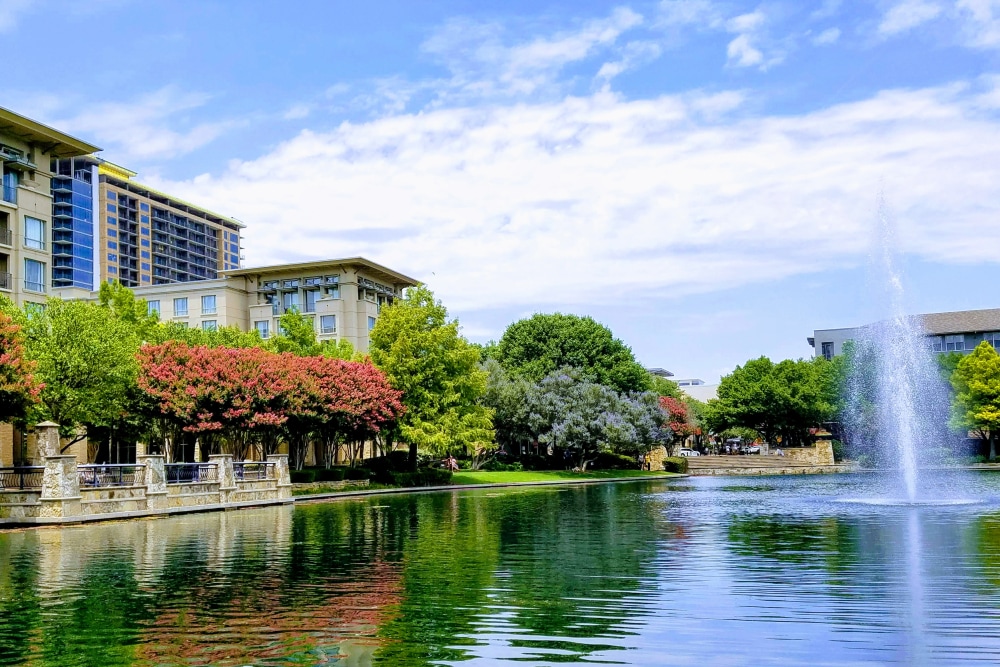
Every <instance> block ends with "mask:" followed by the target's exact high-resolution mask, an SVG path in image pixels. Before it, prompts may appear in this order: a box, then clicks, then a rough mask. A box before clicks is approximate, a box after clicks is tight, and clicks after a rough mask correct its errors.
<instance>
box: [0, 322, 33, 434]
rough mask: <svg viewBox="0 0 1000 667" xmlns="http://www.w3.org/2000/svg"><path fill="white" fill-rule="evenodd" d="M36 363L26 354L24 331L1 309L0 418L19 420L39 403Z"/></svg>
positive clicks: (25, 416) (5, 420)
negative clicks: (27, 357) (28, 358)
mask: <svg viewBox="0 0 1000 667" xmlns="http://www.w3.org/2000/svg"><path fill="white" fill-rule="evenodd" d="M34 371H35V365H34V364H33V363H32V362H30V361H28V360H27V359H26V358H25V349H24V333H23V332H22V331H21V327H20V326H19V325H17V324H16V323H15V322H14V320H13V318H11V316H10V315H8V314H7V313H4V312H0V421H4V422H15V423H20V422H23V421H25V419H26V418H27V416H28V412H29V410H30V409H31V408H33V407H34V406H35V405H36V404H37V403H38V398H39V394H40V393H41V390H42V386H41V384H39V382H38V380H37V379H36V378H35V374H34Z"/></svg>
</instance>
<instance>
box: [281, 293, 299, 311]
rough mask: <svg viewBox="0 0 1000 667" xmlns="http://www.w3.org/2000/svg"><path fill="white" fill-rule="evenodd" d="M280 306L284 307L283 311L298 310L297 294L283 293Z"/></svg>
mask: <svg viewBox="0 0 1000 667" xmlns="http://www.w3.org/2000/svg"><path fill="white" fill-rule="evenodd" d="M281 305H282V306H284V308H285V310H288V309H289V308H295V309H296V310H299V293H298V292H285V293H284V294H282V295H281Z"/></svg>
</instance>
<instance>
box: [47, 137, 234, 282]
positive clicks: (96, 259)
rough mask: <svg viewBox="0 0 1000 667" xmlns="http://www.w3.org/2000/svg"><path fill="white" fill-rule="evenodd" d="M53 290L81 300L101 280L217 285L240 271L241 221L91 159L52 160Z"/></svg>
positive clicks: (108, 164) (90, 156) (113, 166)
mask: <svg viewBox="0 0 1000 667" xmlns="http://www.w3.org/2000/svg"><path fill="white" fill-rule="evenodd" d="M52 171H53V179H52V198H53V200H52V209H53V210H52V216H53V218H54V219H55V220H57V221H60V224H61V225H62V231H61V232H60V233H59V234H56V235H54V236H53V249H52V255H53V261H54V262H55V269H54V271H53V275H52V284H53V287H56V288H62V289H66V288H69V289H70V290H74V291H66V292H62V296H64V297H67V298H72V297H75V296H76V297H80V296H83V294H82V293H74V292H75V290H85V291H86V292H90V291H92V290H94V289H96V288H97V284H98V283H99V282H101V281H103V280H118V281H120V282H121V283H122V284H123V285H125V286H126V287H142V286H146V285H164V284H168V283H176V282H189V281H192V280H214V279H216V278H218V277H219V274H220V273H221V272H223V271H228V270H231V269H237V268H239V266H240V253H241V249H240V233H241V230H242V228H243V226H244V225H243V224H242V223H241V222H239V221H238V220H235V219H233V218H229V217H226V216H223V215H219V214H217V213H213V212H212V211H209V210H207V209H205V208H202V207H200V206H195V205H194V204H191V203H189V202H185V201H183V200H181V199H178V198H177V197H174V196H172V195H168V194H166V193H163V192H160V191H158V190H155V189H153V188H151V187H149V186H146V185H143V184H142V183H139V182H138V181H136V180H135V176H136V174H135V172H133V171H130V170H128V169H125V168H124V167H120V166H118V165H116V164H113V163H111V162H108V161H107V160H103V159H101V158H98V157H95V156H93V155H85V156H77V157H71V158H66V159H60V160H53V164H52Z"/></svg>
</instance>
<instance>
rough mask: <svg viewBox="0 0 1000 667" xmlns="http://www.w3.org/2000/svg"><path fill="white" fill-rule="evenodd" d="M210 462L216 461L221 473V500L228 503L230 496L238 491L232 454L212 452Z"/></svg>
mask: <svg viewBox="0 0 1000 667" xmlns="http://www.w3.org/2000/svg"><path fill="white" fill-rule="evenodd" d="M208 462H209V463H214V464H215V467H216V470H217V471H218V473H219V502H220V503H228V502H229V496H230V494H232V493H233V492H234V491H236V475H235V474H234V473H233V455H232V454H212V455H211V456H209V457H208Z"/></svg>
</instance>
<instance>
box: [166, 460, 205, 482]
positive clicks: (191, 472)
mask: <svg viewBox="0 0 1000 667" xmlns="http://www.w3.org/2000/svg"><path fill="white" fill-rule="evenodd" d="M164 472H165V473H166V477H167V484H194V483H197V482H217V481H219V471H218V468H216V466H215V464H214V463H168V464H166V465H165V466H164Z"/></svg>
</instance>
